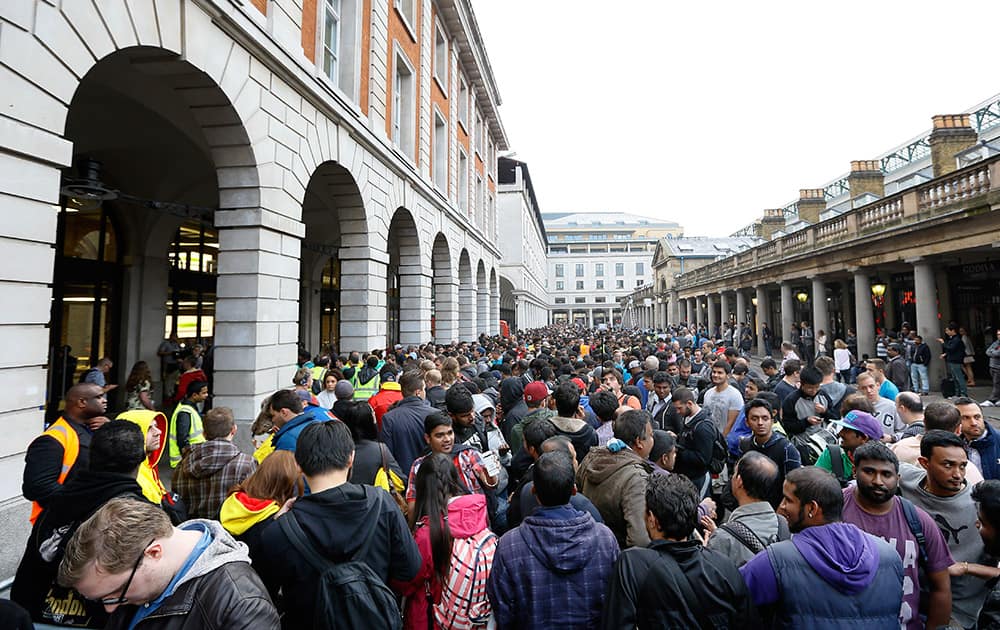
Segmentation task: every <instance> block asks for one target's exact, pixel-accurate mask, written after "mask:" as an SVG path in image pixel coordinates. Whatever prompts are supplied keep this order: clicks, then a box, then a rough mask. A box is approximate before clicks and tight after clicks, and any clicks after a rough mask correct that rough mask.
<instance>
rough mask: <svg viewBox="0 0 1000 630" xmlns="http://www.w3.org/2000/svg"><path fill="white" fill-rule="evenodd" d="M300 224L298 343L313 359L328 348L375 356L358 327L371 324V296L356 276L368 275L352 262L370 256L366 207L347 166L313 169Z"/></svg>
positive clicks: (332, 163)
mask: <svg viewBox="0 0 1000 630" xmlns="http://www.w3.org/2000/svg"><path fill="white" fill-rule="evenodd" d="M302 222H303V223H304V224H305V238H304V239H303V241H302V271H301V288H300V297H299V322H300V323H299V339H300V341H302V342H303V343H304V344H305V347H306V349H307V350H309V351H310V352H313V353H315V352H319V351H322V350H323V348H325V347H326V346H327V345H329V346H330V347H331V348H332V349H334V350H336V351H338V352H343V351H350V350H364V349H366V348H367V349H368V350H371V347H368V343H367V338H366V337H367V331H366V330H363V329H362V328H363V327H359V326H357V322H358V321H362V322H366V321H367V318H368V310H367V303H368V295H367V291H364V290H363V287H364V286H365V285H364V284H362V285H359V284H358V282H357V276H359V275H362V274H366V273H367V271H368V269H367V267H366V266H365V265H357V264H355V263H353V262H352V261H351V259H350V258H349V256H350V253H351V252H352V251H358V250H361V251H363V252H365V253H367V249H368V230H367V221H366V218H365V210H364V201H363V200H362V197H361V191H360V190H359V188H358V184H357V181H356V180H355V178H354V175H353V174H352V173H351V172H350V171H349V170H348V169H347V168H346V167H345V166H344V165H343V164H340V163H337V162H335V161H332V160H330V161H325V162H322V163H320V164H319V165H318V166H316V168H315V169H313V171H312V174H311V175H310V177H309V181H308V183H307V184H306V188H305V192H304V193H303V199H302ZM345 232H346V233H345ZM359 337H360V338H361V340H360V341H359V340H358V338H359ZM362 344H363V345H362Z"/></svg>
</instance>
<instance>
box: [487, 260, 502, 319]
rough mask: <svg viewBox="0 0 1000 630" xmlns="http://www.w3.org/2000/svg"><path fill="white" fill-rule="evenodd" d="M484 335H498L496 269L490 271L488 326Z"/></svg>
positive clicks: (498, 286)
mask: <svg viewBox="0 0 1000 630" xmlns="http://www.w3.org/2000/svg"><path fill="white" fill-rule="evenodd" d="M486 334H488V335H497V334H500V284H499V282H498V281H497V270H496V267H494V268H493V269H490V325H489V327H488V328H487V329H486Z"/></svg>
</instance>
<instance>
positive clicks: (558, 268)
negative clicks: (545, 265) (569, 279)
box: [555, 263, 566, 278]
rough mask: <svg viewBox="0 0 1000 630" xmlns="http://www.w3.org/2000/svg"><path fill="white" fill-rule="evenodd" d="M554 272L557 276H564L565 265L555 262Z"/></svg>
mask: <svg viewBox="0 0 1000 630" xmlns="http://www.w3.org/2000/svg"><path fill="white" fill-rule="evenodd" d="M555 273H556V277H557V278H565V277H566V267H564V266H563V264H562V263H558V264H556V268H555Z"/></svg>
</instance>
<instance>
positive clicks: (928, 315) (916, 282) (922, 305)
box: [913, 260, 945, 389]
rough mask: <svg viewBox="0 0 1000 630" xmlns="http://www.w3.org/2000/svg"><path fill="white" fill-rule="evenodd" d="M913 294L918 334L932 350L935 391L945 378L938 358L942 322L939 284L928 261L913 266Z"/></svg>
mask: <svg viewBox="0 0 1000 630" xmlns="http://www.w3.org/2000/svg"><path fill="white" fill-rule="evenodd" d="M913 292H914V294H915V297H916V300H917V321H916V323H915V324H914V326H916V331H917V334H918V335H920V336H921V337H923V338H924V343H926V344H927V345H928V346H929V347H930V348H932V350H931V363H930V366H928V371H929V372H930V382H931V386H932V388H933V389H937V388H938V387H937V384H938V383H940V382H941V379H942V378H943V377H944V372H945V369H944V362H943V361H941V360H940V359H939V358H938V356H937V355H938V354H940V353H939V352H938V351H937V350H936V349H937V347H938V344H937V341H936V340H937V338H938V337H940V336H941V333H942V331H941V322H940V321H938V311H937V282H936V281H935V278H934V267H933V265H931V263H930V262H929V261H927V260H918V261H917V262H915V263H914V264H913Z"/></svg>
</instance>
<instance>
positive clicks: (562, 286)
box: [556, 280, 566, 291]
mask: <svg viewBox="0 0 1000 630" xmlns="http://www.w3.org/2000/svg"><path fill="white" fill-rule="evenodd" d="M565 290H566V282H565V281H564V280H556V291H565Z"/></svg>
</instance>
